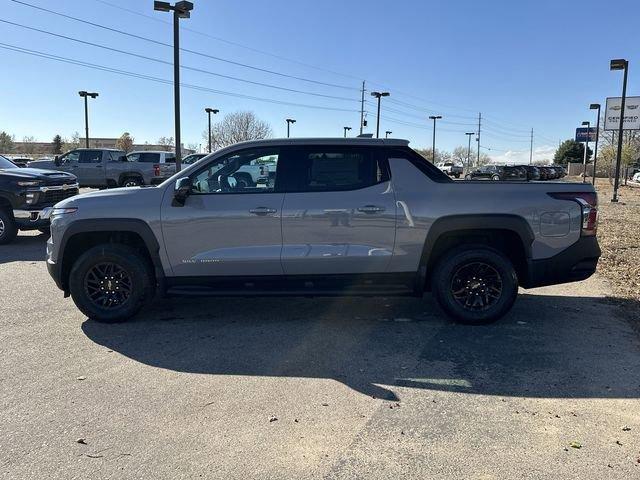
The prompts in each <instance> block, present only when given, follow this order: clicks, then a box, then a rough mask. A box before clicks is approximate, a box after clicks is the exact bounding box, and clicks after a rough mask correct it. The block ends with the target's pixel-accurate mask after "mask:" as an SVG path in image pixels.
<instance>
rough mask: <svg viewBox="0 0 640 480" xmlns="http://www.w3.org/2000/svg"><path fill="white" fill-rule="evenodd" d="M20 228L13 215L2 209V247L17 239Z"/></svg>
mask: <svg viewBox="0 0 640 480" xmlns="http://www.w3.org/2000/svg"><path fill="white" fill-rule="evenodd" d="M17 235H18V226H17V225H16V222H15V221H14V220H13V217H12V216H11V214H10V213H9V212H8V211H7V210H4V209H0V245H6V244H7V243H11V242H13V241H14V240H15V239H16V236H17Z"/></svg>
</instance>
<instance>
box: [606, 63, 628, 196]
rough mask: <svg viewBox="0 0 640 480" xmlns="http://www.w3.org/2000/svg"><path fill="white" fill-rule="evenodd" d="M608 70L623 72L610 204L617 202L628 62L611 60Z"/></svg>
mask: <svg viewBox="0 0 640 480" xmlns="http://www.w3.org/2000/svg"><path fill="white" fill-rule="evenodd" d="M609 68H610V70H624V75H623V77H622V102H621V105H620V125H619V126H618V154H617V156H616V179H615V180H614V182H613V198H611V201H612V202H617V201H618V186H619V184H620V181H619V180H620V162H621V161H622V134H623V129H624V104H625V102H626V100H627V73H628V72H629V62H628V61H627V60H625V59H624V58H618V59H616V60H611V64H610V66H609Z"/></svg>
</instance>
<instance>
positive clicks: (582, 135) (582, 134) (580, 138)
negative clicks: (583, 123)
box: [576, 127, 596, 142]
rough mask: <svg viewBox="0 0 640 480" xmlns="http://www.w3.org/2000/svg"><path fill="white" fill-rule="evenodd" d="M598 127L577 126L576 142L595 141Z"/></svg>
mask: <svg viewBox="0 0 640 480" xmlns="http://www.w3.org/2000/svg"><path fill="white" fill-rule="evenodd" d="M595 141H596V127H590V128H587V127H578V128H576V142H595Z"/></svg>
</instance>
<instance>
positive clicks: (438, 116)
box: [429, 115, 442, 164]
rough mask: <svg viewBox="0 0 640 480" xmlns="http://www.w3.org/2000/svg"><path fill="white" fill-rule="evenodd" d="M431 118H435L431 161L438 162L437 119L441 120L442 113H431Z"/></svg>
mask: <svg viewBox="0 0 640 480" xmlns="http://www.w3.org/2000/svg"><path fill="white" fill-rule="evenodd" d="M429 118H430V119H431V120H433V151H432V154H433V156H432V160H431V163H433V164H435V163H436V120H440V119H441V118H442V115H431V116H429Z"/></svg>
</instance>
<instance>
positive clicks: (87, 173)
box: [29, 148, 175, 188]
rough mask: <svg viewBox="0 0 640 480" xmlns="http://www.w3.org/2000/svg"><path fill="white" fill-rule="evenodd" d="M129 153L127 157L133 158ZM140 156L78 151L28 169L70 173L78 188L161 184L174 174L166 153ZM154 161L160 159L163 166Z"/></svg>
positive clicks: (102, 151) (94, 149) (31, 163)
mask: <svg viewBox="0 0 640 480" xmlns="http://www.w3.org/2000/svg"><path fill="white" fill-rule="evenodd" d="M134 153H136V154H137V153H139V152H132V153H130V154H129V155H133V154H134ZM140 153H145V154H146V153H149V155H148V156H147V155H144V156H134V157H127V156H126V155H125V152H124V151H123V150H115V149H101V148H78V149H75V150H71V151H69V152H67V153H65V154H64V155H60V156H56V157H55V159H54V160H36V161H33V162H29V167H34V168H46V169H50V170H59V171H63V172H69V173H73V174H74V175H75V176H77V177H78V182H79V184H80V186H81V187H96V188H104V187H135V186H139V185H154V184H158V183H161V182H162V181H164V180H166V179H167V178H169V177H170V176H171V175H172V174H173V173H175V157H174V164H173V165H171V163H170V155H171V154H170V153H169V152H161V153H162V154H165V155H166V156H160V155H158V153H159V152H140ZM155 160H164V161H163V163H160V162H159V161H158V162H157V163H156V162H155Z"/></svg>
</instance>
